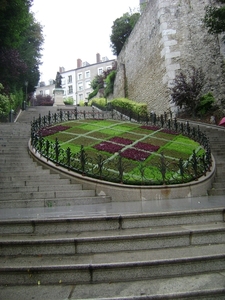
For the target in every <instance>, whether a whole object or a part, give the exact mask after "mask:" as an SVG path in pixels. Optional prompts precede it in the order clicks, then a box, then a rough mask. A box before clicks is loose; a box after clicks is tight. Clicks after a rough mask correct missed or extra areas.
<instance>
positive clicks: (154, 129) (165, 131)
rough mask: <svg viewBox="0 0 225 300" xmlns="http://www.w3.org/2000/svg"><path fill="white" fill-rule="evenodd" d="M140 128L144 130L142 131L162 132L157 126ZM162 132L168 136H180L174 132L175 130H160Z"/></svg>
mask: <svg viewBox="0 0 225 300" xmlns="http://www.w3.org/2000/svg"><path fill="white" fill-rule="evenodd" d="M140 128H142V129H147V130H152V131H157V130H160V127H157V126H150V125H143V126H141V127H140ZM160 132H163V133H168V134H173V135H178V134H179V133H177V132H176V131H173V130H170V129H166V128H164V129H162V130H160Z"/></svg>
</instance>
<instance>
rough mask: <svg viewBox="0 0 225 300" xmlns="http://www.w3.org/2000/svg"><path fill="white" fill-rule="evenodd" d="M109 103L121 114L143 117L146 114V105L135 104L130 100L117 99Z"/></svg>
mask: <svg viewBox="0 0 225 300" xmlns="http://www.w3.org/2000/svg"><path fill="white" fill-rule="evenodd" d="M110 103H111V106H112V107H113V108H115V109H118V110H120V111H121V112H123V111H124V112H132V113H135V114H139V115H140V116H145V115H146V114H147V113H148V112H147V104H145V103H137V102H135V101H133V100H130V99H126V98H117V99H113V100H112V101H111V102H110Z"/></svg>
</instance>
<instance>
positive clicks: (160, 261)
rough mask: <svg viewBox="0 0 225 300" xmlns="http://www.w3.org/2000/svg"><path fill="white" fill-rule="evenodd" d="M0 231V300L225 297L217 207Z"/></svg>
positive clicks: (223, 236)
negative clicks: (21, 295)
mask: <svg viewBox="0 0 225 300" xmlns="http://www.w3.org/2000/svg"><path fill="white" fill-rule="evenodd" d="M0 225H1V239H0V245H1V246H0V266H1V267H0V285H1V287H0V295H2V296H1V299H12V300H13V299H18V291H19V292H20V293H22V294H23V296H24V295H27V294H26V293H27V289H28V288H29V291H30V292H29V293H30V294H29V296H30V298H29V297H28V298H26V297H24V298H19V299H224V296H225V223H224V209H223V208H221V209H219V208H218V209H211V210H201V211H200V210H198V211H188V212H174V213H155V214H140V215H138V214H134V215H124V216H121V215H115V216H108V217H100V216H99V217H89V218H65V219H62V218H60V219H48V220H45V219H43V220H42V219H38V220H35V219H33V220H8V221H4V222H3V221H2V222H0ZM42 289H43V290H42ZM52 290H55V291H58V293H57V294H58V296H56V295H55V293H54V292H52ZM22 291H23V292H22ZM43 291H44V292H45V297H43ZM13 295H14V296H13ZM31 296H33V297H31ZM16 297H17V298H16Z"/></svg>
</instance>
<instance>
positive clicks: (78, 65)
mask: <svg viewBox="0 0 225 300" xmlns="http://www.w3.org/2000/svg"><path fill="white" fill-rule="evenodd" d="M81 67H82V60H81V59H80V58H78V59H77V68H81Z"/></svg>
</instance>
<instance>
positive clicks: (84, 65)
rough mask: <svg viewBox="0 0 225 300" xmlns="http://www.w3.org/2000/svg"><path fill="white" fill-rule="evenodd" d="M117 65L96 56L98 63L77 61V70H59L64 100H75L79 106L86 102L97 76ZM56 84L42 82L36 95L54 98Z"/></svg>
mask: <svg viewBox="0 0 225 300" xmlns="http://www.w3.org/2000/svg"><path fill="white" fill-rule="evenodd" d="M115 64H116V61H115V59H112V60H109V59H108V58H107V57H102V59H101V57H100V54H99V53H97V54H96V63H94V64H89V63H88V62H86V61H85V62H82V60H81V59H77V68H76V69H72V70H69V71H65V69H64V68H63V67H60V68H59V72H60V74H61V76H62V88H63V90H64V96H63V97H64V98H73V101H74V104H75V105H79V103H80V101H85V100H86V99H87V98H88V95H89V94H90V93H91V92H92V91H93V90H92V88H91V86H90V84H91V81H92V80H93V79H94V78H95V76H96V75H101V74H102V73H103V71H107V70H109V69H112V68H113V67H114V66H115ZM54 89H55V84H54V81H53V80H50V81H49V84H48V85H45V83H44V82H40V83H39V85H38V86H37V88H36V92H35V94H36V95H39V94H41V95H43V96H44V95H50V96H51V97H52V98H54Z"/></svg>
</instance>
